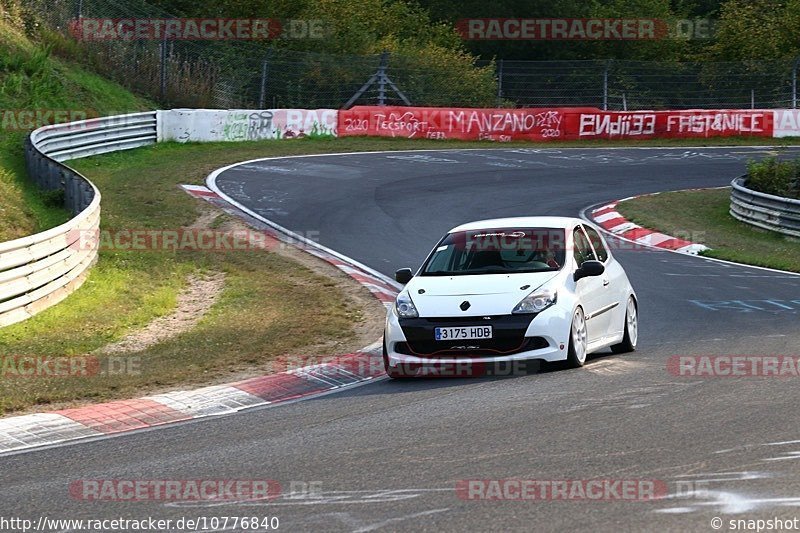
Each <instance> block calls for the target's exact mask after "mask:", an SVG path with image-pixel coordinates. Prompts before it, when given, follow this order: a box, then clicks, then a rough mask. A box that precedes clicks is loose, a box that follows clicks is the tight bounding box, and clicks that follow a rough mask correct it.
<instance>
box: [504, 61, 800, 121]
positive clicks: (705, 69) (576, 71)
mask: <svg viewBox="0 0 800 533" xmlns="http://www.w3.org/2000/svg"><path fill="white" fill-rule="evenodd" d="M797 69H798V63H797V62H796V61H758V62H755V61H754V62H726V63H721V62H717V63H714V62H709V63H673V62H647V61H502V60H500V61H497V79H498V98H497V101H498V102H509V103H510V104H511V105H514V106H518V107H542V106H552V105H560V106H581V105H588V106H596V107H599V108H601V109H609V110H637V109H724V108H729V109H746V108H755V109H757V108H761V109H765V108H794V107H797Z"/></svg>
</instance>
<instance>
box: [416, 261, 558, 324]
mask: <svg viewBox="0 0 800 533" xmlns="http://www.w3.org/2000/svg"><path fill="white" fill-rule="evenodd" d="M558 274H559V273H558V272H532V273H525V274H480V275H475V276H417V277H415V278H414V279H412V280H411V281H410V282H409V283H408V285H407V286H406V290H407V291H408V294H409V295H410V296H411V300H412V301H413V302H414V305H415V306H416V308H417V310H418V311H419V314H420V316H421V317H445V316H449V317H455V316H480V315H498V314H508V313H510V312H511V310H512V309H513V308H514V306H516V305H517V304H518V303H519V302H520V300H522V299H523V298H525V296H527V295H528V294H529V293H530V292H531V291H533V290H535V289H537V288H538V287H541V286H542V285H544V284H545V283H547V282H548V281H550V280H551V279H553V278H555V277H556V276H558ZM522 287H525V288H524V289H523V288H522ZM420 291H422V292H420ZM465 301H467V302H469V304H470V305H469V307H468V308H467V309H466V310H464V309H462V308H461V304H462V303H464V302H465Z"/></svg>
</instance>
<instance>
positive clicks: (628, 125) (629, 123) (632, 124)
mask: <svg viewBox="0 0 800 533" xmlns="http://www.w3.org/2000/svg"><path fill="white" fill-rule="evenodd" d="M655 132H656V116H655V115H654V114H644V113H640V114H632V115H617V116H612V115H605V114H585V113H584V114H581V121H580V129H579V130H578V135H579V136H580V137H601V136H607V135H653V134H655Z"/></svg>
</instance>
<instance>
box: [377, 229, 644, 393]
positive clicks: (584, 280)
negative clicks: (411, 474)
mask: <svg viewBox="0 0 800 533" xmlns="http://www.w3.org/2000/svg"><path fill="white" fill-rule="evenodd" d="M395 277H396V279H397V281H398V282H400V283H403V284H405V288H404V289H403V290H402V291H401V292H400V294H399V295H398V296H397V299H396V301H395V305H394V306H392V308H391V309H390V310H389V312H388V313H387V317H386V329H385V331H384V337H383V361H384V366H385V368H386V373H387V374H388V375H389V376H390V377H393V378H402V377H412V376H415V375H419V371H420V369H423V372H424V368H426V367H431V366H432V367H440V368H441V367H443V366H444V365H453V367H454V368H467V369H469V368H470V365H486V364H500V363H504V362H509V361H512V362H513V361H528V360H539V361H543V362H556V361H564V362H565V364H566V365H568V366H570V367H580V366H583V364H584V363H585V362H586V355H587V354H589V353H592V352H596V351H598V350H601V349H603V348H607V347H610V348H611V350H612V351H613V352H615V353H623V352H630V351H633V350H634V349H636V342H637V340H638V329H639V323H638V302H637V298H636V294H635V292H634V290H633V288H632V287H631V284H630V282H629V281H628V276H627V275H626V274H625V271H624V270H623V268H622V266H621V265H620V264H619V263H618V262H617V261H616V260H615V259H614V257H613V255H612V254H611V252H610V251H609V249H608V245H607V243H606V242H605V240H604V239H603V237H602V236H601V234H600V232H599V231H598V230H597V228H596V227H595V226H593V225H592V224H589V223H587V222H584V221H583V220H580V219H576V218H565V217H522V218H504V219H495V220H483V221H479V222H471V223H469V224H464V225H461V226H458V227H457V228H454V229H452V230H450V232H448V233H447V235H445V236H444V238H443V239H442V240H441V241H440V242H439V244H437V245H436V247H434V249H433V250H432V251H431V253H430V254H429V255H428V258H427V259H426V260H425V262H424V263H423V265H422V267H421V268H420V269H419V270H418V271H417V273H416V274H414V273H413V272H412V271H411V269H408V268H404V269H400V270H398V271H397V273H396V274H395Z"/></svg>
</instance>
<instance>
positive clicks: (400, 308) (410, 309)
mask: <svg viewBox="0 0 800 533" xmlns="http://www.w3.org/2000/svg"><path fill="white" fill-rule="evenodd" d="M394 308H395V310H396V311H397V316H399V317H400V318H417V317H419V313H418V312H417V308H416V307H414V302H412V301H411V297H410V296H409V295H408V293H407V292H405V291H403V292H401V293H400V294H398V295H397V300H395V302H394Z"/></svg>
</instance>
